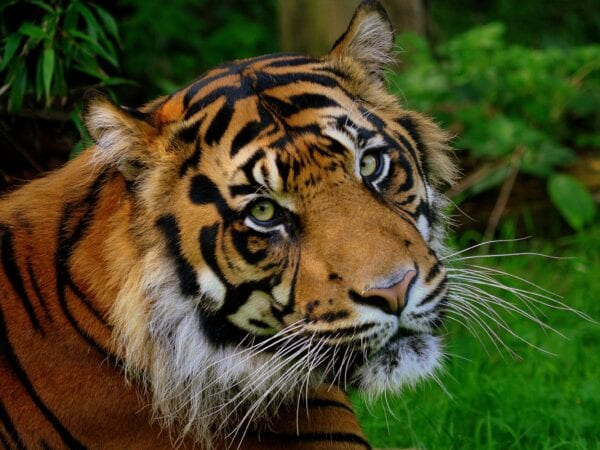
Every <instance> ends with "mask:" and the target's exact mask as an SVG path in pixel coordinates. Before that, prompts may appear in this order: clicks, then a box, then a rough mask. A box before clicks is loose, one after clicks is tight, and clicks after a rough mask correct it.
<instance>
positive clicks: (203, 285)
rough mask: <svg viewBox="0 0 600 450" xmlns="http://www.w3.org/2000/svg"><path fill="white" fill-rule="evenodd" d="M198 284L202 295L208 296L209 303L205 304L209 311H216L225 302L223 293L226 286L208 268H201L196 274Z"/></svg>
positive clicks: (225, 291)
mask: <svg viewBox="0 0 600 450" xmlns="http://www.w3.org/2000/svg"><path fill="white" fill-rule="evenodd" d="M198 284H199V286H200V293H201V294H202V296H203V297H208V299H210V300H211V301H210V303H208V304H207V305H205V306H206V307H207V308H208V309H209V310H211V311H218V310H219V309H221V307H223V304H224V303H225V294H226V293H227V288H226V287H225V285H224V284H223V283H222V282H221V280H219V278H218V277H217V276H216V275H215V274H214V272H213V271H212V270H210V269H207V268H205V269H202V270H201V271H200V274H199V275H198Z"/></svg>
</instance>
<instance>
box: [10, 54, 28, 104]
mask: <svg viewBox="0 0 600 450" xmlns="http://www.w3.org/2000/svg"><path fill="white" fill-rule="evenodd" d="M26 87H27V67H26V66H25V61H19V64H18V65H17V67H16V68H15V71H14V78H13V82H12V86H11V90H10V103H9V109H10V111H12V112H18V111H20V110H21V106H22V105H23V96H24V95H25V88H26Z"/></svg>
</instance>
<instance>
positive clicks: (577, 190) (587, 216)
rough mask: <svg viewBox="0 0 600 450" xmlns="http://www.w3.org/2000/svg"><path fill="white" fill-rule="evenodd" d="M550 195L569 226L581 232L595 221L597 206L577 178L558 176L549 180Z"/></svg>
mask: <svg viewBox="0 0 600 450" xmlns="http://www.w3.org/2000/svg"><path fill="white" fill-rule="evenodd" d="M548 193H549V194H550V198H551V199H552V202H553V203H554V205H555V206H556V208H557V209H558V210H559V211H560V213H561V214H562V216H563V217H564V218H565V220H566V221H567V222H568V224H569V225H570V226H571V227H572V228H573V229H575V230H577V231H580V230H582V229H583V227H585V225H587V224H589V223H591V222H592V220H594V216H595V215H596V209H597V206H596V204H595V203H594V199H593V198H592V196H591V195H590V193H589V192H588V191H587V189H586V188H585V186H583V185H582V184H581V183H579V182H578V181H577V180H576V179H575V178H573V177H571V176H569V175H565V174H557V175H554V176H553V177H551V178H550V180H548Z"/></svg>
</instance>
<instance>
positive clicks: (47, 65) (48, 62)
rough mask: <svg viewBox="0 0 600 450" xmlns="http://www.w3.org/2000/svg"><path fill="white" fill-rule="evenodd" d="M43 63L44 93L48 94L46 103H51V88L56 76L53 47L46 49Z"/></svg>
mask: <svg viewBox="0 0 600 450" xmlns="http://www.w3.org/2000/svg"><path fill="white" fill-rule="evenodd" d="M43 61H44V63H43V64H44V65H43V73H44V92H45V93H46V103H50V87H51V86H52V76H53V75H54V49H53V48H52V47H48V48H46V49H44V54H43Z"/></svg>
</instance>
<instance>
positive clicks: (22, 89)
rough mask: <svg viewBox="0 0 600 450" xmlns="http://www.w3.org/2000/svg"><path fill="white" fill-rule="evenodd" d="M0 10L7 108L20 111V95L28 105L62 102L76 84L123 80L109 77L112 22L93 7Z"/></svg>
mask: <svg viewBox="0 0 600 450" xmlns="http://www.w3.org/2000/svg"><path fill="white" fill-rule="evenodd" d="M0 13H1V14H0V16H1V17H2V21H1V23H0V26H1V29H2V36H4V39H3V41H2V47H1V54H2V60H1V63H0V77H2V78H1V79H2V87H0V94H1V95H2V97H4V98H3V101H2V103H4V104H6V105H7V107H8V110H9V111H11V112H18V111H20V110H21V108H22V106H23V102H24V100H26V99H29V100H30V102H29V105H28V106H31V107H32V108H44V107H45V108H48V107H50V106H52V105H53V103H55V102H58V103H59V105H55V106H58V107H60V106H64V105H66V104H67V102H68V100H69V96H70V95H71V94H73V92H74V91H76V90H77V89H78V88H86V87H88V86H90V85H95V86H99V87H105V86H112V85H115V84H119V83H122V82H123V81H124V80H123V79H122V78H117V77H115V76H114V75H113V74H114V73H116V72H117V71H118V70H119V62H118V57H117V46H118V45H119V44H120V38H119V30H118V27H117V23H116V21H115V19H114V17H113V16H112V15H111V14H110V13H108V12H107V11H106V10H105V9H104V8H102V7H100V6H99V5H97V4H94V3H91V2H86V1H79V0H71V1H55V2H44V1H38V0H28V1H25V2H23V1H15V2H10V3H8V4H6V5H4V6H2V9H1V10H0ZM17 18H18V19H20V20H16V19H17ZM111 72H112V73H113V74H111Z"/></svg>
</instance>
